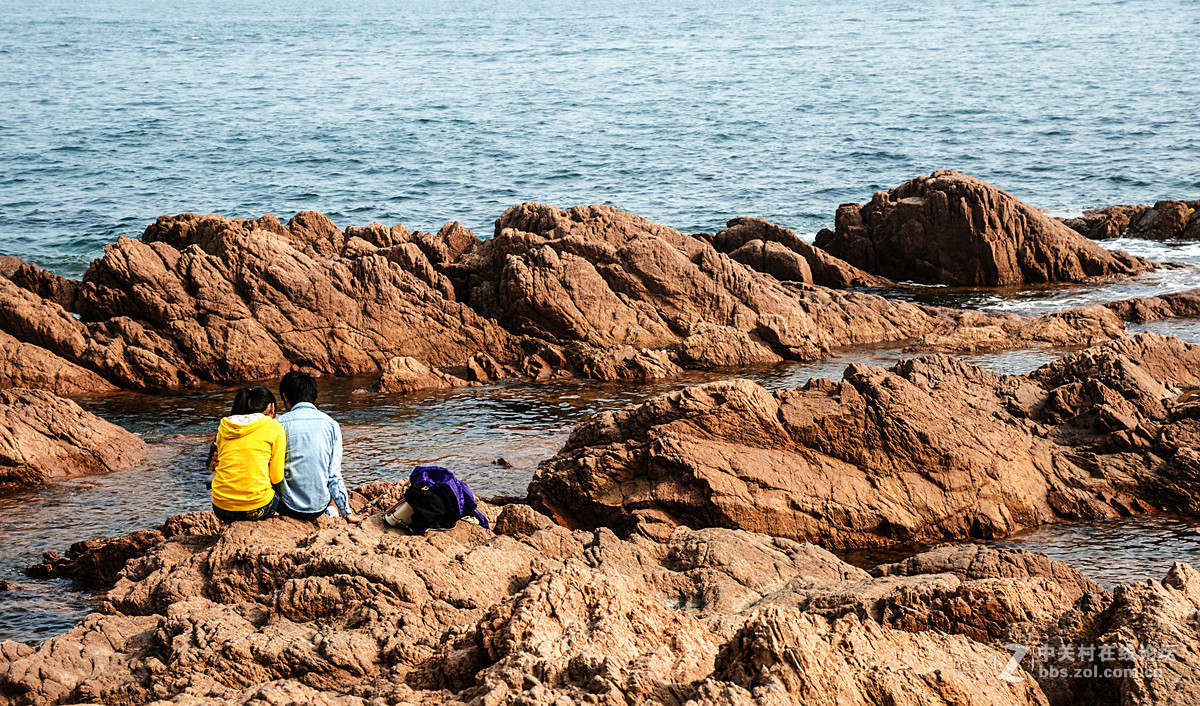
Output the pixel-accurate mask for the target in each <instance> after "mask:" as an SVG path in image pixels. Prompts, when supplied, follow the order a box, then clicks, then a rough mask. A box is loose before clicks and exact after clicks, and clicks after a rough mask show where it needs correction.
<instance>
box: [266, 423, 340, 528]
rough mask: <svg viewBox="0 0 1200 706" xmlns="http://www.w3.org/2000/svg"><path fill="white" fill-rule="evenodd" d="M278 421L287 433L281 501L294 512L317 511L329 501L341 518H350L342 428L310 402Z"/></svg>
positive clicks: (322, 508) (280, 493) (323, 507)
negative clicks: (343, 474)
mask: <svg viewBox="0 0 1200 706" xmlns="http://www.w3.org/2000/svg"><path fill="white" fill-rule="evenodd" d="M278 421H279V423H280V424H282V425H283V428H284V430H285V431H286V432H287V457H286V459H285V460H284V464H283V483H282V484H280V491H279V495H280V497H279V499H280V501H281V502H283V503H284V504H285V505H287V506H288V507H289V508H291V509H293V510H295V511H296V512H318V511H321V510H324V509H325V508H327V507H329V501H330V499H332V500H333V501H334V502H335V503H337V507H338V510H339V511H340V512H341V513H342V516H346V515H349V514H350V502H349V495H348V494H347V493H346V482H345V481H344V480H342V428H341V426H339V425H338V423H337V422H335V421H333V419H332V418H331V417H330V416H329V415H328V414H325V413H324V412H322V411H320V410H318V409H317V408H316V406H314V405H313V404H312V403H309V402H301V403H300V404H298V405H296V406H295V407H292V409H291V411H289V412H288V413H286V414H281V415H280V416H279V420H278Z"/></svg>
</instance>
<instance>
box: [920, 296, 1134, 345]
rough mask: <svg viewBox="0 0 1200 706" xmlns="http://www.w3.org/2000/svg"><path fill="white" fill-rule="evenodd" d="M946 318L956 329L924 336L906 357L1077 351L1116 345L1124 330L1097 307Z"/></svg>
mask: <svg viewBox="0 0 1200 706" xmlns="http://www.w3.org/2000/svg"><path fill="white" fill-rule="evenodd" d="M949 315H950V316H953V317H954V319H955V320H956V324H957V325H956V326H953V327H950V328H948V329H939V330H936V331H933V332H930V333H927V334H925V335H924V336H921V337H920V338H918V339H917V340H916V341H914V342H913V343H911V344H909V345H908V346H907V347H906V348H905V349H904V350H905V351H906V352H909V353H925V352H954V353H981V352H985V351H997V350H1013V349H1021V348H1029V347H1032V346H1052V347H1056V348H1078V347H1081V346H1095V345H1099V344H1101V343H1104V342H1106V341H1115V340H1117V339H1120V338H1124V337H1125V335H1126V332H1125V326H1124V324H1122V323H1121V320H1120V319H1119V318H1118V317H1117V315H1116V314H1115V313H1114V312H1113V311H1112V310H1110V308H1107V307H1104V306H1100V305H1095V306H1088V307H1081V308H1079V309H1069V310H1067V311H1061V312H1056V313H1053V314H1043V315H1042V316H1037V317H1034V318H1032V319H1029V318H1024V317H1020V316H1013V315H1007V316H1006V315H1002V314H1001V315H984V314H981V313H979V312H971V311H959V312H953V313H952V314H949Z"/></svg>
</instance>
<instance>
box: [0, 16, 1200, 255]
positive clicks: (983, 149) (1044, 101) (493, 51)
mask: <svg viewBox="0 0 1200 706" xmlns="http://www.w3.org/2000/svg"><path fill="white" fill-rule="evenodd" d="M0 6H2V7H3V9H4V22H2V23H0V93H2V95H3V97H4V99H3V100H0V163H2V164H4V165H5V168H4V169H3V170H0V254H8V255H16V256H20V257H24V258H27V259H30V260H33V261H35V262H37V263H39V264H41V265H43V266H46V267H48V268H50V269H52V270H55V271H58V272H61V273H64V274H67V275H73V276H74V275H79V274H80V273H82V271H83V270H84V269H85V268H86V266H87V264H88V262H89V261H90V260H91V259H93V258H95V257H98V256H99V255H100V254H101V253H102V248H103V245H104V243H106V242H108V241H110V240H112V239H113V238H114V237H115V236H116V235H117V234H120V233H124V234H129V235H137V234H139V233H141V231H142V230H143V229H144V228H145V227H146V225H147V224H149V223H150V222H152V221H153V219H154V218H155V217H157V216H158V215H161V214H164V213H171V214H174V213H180V212H185V211H199V212H218V213H222V214H226V215H230V216H250V217H253V216H258V215H261V214H262V213H265V212H273V213H276V214H279V215H280V216H282V217H284V218H286V217H289V216H291V215H292V214H293V213H295V212H296V211H298V210H302V209H316V210H321V211H324V212H327V213H329V214H330V215H331V216H332V217H333V218H334V219H335V221H336V222H338V224H339V225H342V226H345V225H350V224H365V223H369V222H371V221H373V220H379V221H381V222H384V223H386V224H391V223H394V222H403V223H405V224H407V225H409V226H410V227H414V228H422V229H427V230H428V229H434V228H437V227H438V226H439V225H441V224H442V223H443V222H445V221H449V220H460V221H462V222H463V223H464V224H465V225H467V226H468V227H470V228H472V229H474V230H476V231H477V232H479V233H480V234H483V235H486V234H489V233H490V232H491V224H492V221H493V220H494V219H495V217H496V216H497V215H499V214H500V213H501V212H502V211H503V210H504V209H505V208H506V207H507V206H509V205H512V204H515V203H519V202H521V201H526V200H535V201H542V202H546V203H553V204H556V205H560V206H570V205H574V204H580V203H610V204H614V205H617V206H619V207H621V208H625V209H628V210H630V211H633V212H636V213H639V214H641V215H645V216H647V217H649V218H651V219H654V220H656V221H659V222H662V223H666V224H668V225H672V226H675V227H678V228H680V229H682V230H685V231H713V230H715V229H717V228H719V227H721V225H722V224H723V223H724V221H725V220H726V219H728V218H730V217H733V216H739V215H754V216H762V217H766V218H770V219H772V220H775V221H777V222H779V223H782V224H784V225H786V226H789V227H792V228H795V229H797V230H798V231H800V232H802V233H805V234H810V235H811V234H812V233H815V231H816V230H818V229H819V228H821V227H825V226H829V225H831V224H832V220H833V213H834V210H835V208H836V207H837V205H838V204H839V203H842V202H845V201H863V200H866V199H868V198H870V195H871V193H872V192H873V191H876V190H879V189H885V188H888V187H891V186H894V185H896V184H899V183H901V182H903V181H905V180H907V179H910V178H912V177H914V176H916V175H918V174H923V173H928V172H929V171H931V170H934V169H939V168H956V169H959V170H962V171H965V172H968V173H971V174H974V175H977V176H979V177H981V178H984V179H987V180H989V181H992V182H993V183H996V184H997V185H1000V186H1001V187H1003V188H1005V189H1008V190H1009V191H1011V192H1012V193H1014V194H1016V195H1017V196H1019V197H1021V198H1023V199H1026V200H1027V201H1029V202H1031V203H1033V204H1034V205H1037V206H1039V207H1043V208H1048V209H1079V208H1086V207H1091V206H1097V205H1108V204H1112V203H1138V202H1149V201H1153V200H1155V199H1159V198H1182V197H1189V198H1194V197H1196V196H1197V194H1198V193H1200V160H1198V152H1200V110H1197V106H1200V42H1197V41H1196V37H1197V30H1198V29H1200V6H1198V5H1197V3H1196V0H1142V1H1132V2H1100V1H1096V0H1053V1H1052V0H1025V1H1023V2H999V1H998V0H980V1H977V2H968V3H963V2H930V3H911V2H898V1H895V0H888V1H884V2H878V3H853V2H839V1H837V0H834V1H833V2H821V3H789V2H777V1H770V0H767V1H765V2H759V3H722V2H715V1H709V0H665V1H663V2H654V3H647V2H631V1H628V0H600V1H598V2H592V3H565V2H549V1H544V0H543V1H539V0H524V1H522V2H513V1H512V0H486V1H485V0H462V1H460V2H454V3H450V2H429V1H427V0H412V1H410V2H404V3H398V2H384V1H383V0H356V1H355V2H353V3H324V2H303V1H298V2H289V3H279V2H267V1H265V0H238V2H229V1H227V0H142V1H137V2H135V1H134V0H97V1H95V2H87V3H78V2H67V1H65V0H28V1H26V2H17V1H16V0H0Z"/></svg>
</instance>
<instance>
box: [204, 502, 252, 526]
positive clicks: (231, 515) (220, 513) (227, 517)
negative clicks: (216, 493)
mask: <svg viewBox="0 0 1200 706" xmlns="http://www.w3.org/2000/svg"><path fill="white" fill-rule="evenodd" d="M212 511H213V514H214V515H216V516H217V519H218V520H220V521H221V522H224V523H226V524H228V523H230V522H237V521H239V520H244V519H246V518H245V517H243V515H245V513H243V512H232V511H230V510H222V509H221V508H219V507H217V506H216V505H213V506H212Z"/></svg>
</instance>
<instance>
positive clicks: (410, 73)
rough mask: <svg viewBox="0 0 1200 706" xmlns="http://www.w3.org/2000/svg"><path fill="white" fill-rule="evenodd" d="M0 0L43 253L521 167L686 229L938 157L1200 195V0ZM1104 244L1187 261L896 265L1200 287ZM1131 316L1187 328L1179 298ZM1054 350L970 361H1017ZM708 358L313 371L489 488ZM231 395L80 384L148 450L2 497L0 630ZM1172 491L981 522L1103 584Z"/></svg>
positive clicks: (418, 214) (835, 367)
mask: <svg viewBox="0 0 1200 706" xmlns="http://www.w3.org/2000/svg"><path fill="white" fill-rule="evenodd" d="M0 8H3V17H4V20H3V22H0V164H2V165H3V168H2V169H0V255H12V256H17V257H21V258H24V259H26V260H29V261H32V262H35V263H37V264H39V265H41V266H43V267H45V268H47V269H49V270H52V271H54V272H58V273H60V274H63V275H66V276H69V277H79V276H82V274H83V273H84V272H85V271H86V269H87V267H88V265H89V263H90V262H91V261H92V260H93V259H95V258H98V257H100V256H102V255H103V252H104V246H105V244H106V243H109V242H112V241H113V240H114V239H115V238H116V237H117V236H119V235H128V236H130V237H137V236H138V235H140V234H141V232H142V231H143V230H144V229H145V227H146V226H147V225H149V224H150V223H152V222H153V221H154V219H155V218H156V217H158V216H159V215H163V214H177V213H183V212H200V213H220V214H223V215H226V216H237V217H257V216H260V215H262V214H264V213H274V214H277V215H279V216H280V217H281V218H283V219H285V220H286V219H287V218H289V217H290V216H292V215H293V214H295V213H296V212H297V211H300V210H318V211H322V212H325V213H327V214H329V215H330V216H331V217H332V218H333V219H334V221H335V222H336V223H337V224H338V225H340V226H343V227H344V226H347V225H365V224H368V223H370V222H372V221H379V222H382V223H384V224H387V225H391V224H393V223H404V224H405V225H407V226H409V227H410V228H414V229H423V230H435V229H437V228H438V227H439V226H440V225H441V224H443V223H445V222H448V221H460V222H462V223H463V224H464V225H465V226H467V227H468V228H470V229H472V230H474V231H475V232H476V233H478V234H479V235H480V236H483V237H487V236H489V235H490V234H491V232H492V224H493V221H494V220H495V218H496V217H497V216H499V215H500V214H501V213H502V212H503V211H504V210H505V209H506V208H507V207H509V206H511V205H513V204H517V203H520V202H523V201H538V202H543V203H550V204H554V205H558V206H562V207H568V206H572V205H576V204H591V203H601V204H611V205H614V206H617V207H620V208H623V209H626V210H629V211H632V212H634V213H637V214H639V215H642V216H646V217H648V218H650V219H652V220H654V221H657V222H660V223H664V224H667V225H670V226H673V227H675V228H678V229H680V230H683V231H685V232H713V231H715V230H717V229H719V228H721V227H722V226H723V224H724V223H725V221H726V220H728V219H730V218H734V217H737V216H760V217H764V218H768V219H770V220H772V221H774V222H776V223H779V224H781V225H784V226H786V227H789V228H792V229H794V230H796V231H797V232H798V233H800V234H801V236H802V237H805V238H809V239H811V238H812V237H813V235H814V234H815V233H816V232H817V231H818V230H819V229H821V228H825V227H832V225H833V215H834V212H835V210H836V208H837V206H838V205H839V204H841V203H844V202H850V201H857V202H863V201H866V200H868V199H869V198H870V197H871V194H872V193H873V192H875V191H878V190H885V189H888V188H890V187H893V186H896V185H898V184H900V183H902V182H904V181H907V180H908V179H911V178H913V177H915V176H917V175H920V174H928V173H929V172H931V171H933V170H936V169H945V168H953V169H958V170H960V171H963V172H966V173H969V174H972V175H974V176H977V177H980V178H983V179H985V180H987V181H990V182H992V183H994V184H996V185H998V186H1000V187H1001V188H1003V189H1006V190H1007V191H1009V192H1011V193H1012V194H1014V195H1016V196H1018V197H1019V198H1021V199H1024V200H1026V201H1027V202H1029V203H1031V204H1033V205H1034V206H1036V207H1039V208H1042V209H1045V210H1046V211H1047V212H1049V213H1050V214H1051V215H1059V216H1071V215H1077V214H1079V213H1081V212H1082V211H1083V210H1084V209H1088V208H1093V207H1098V206H1106V205H1111V204H1117V203H1152V202H1154V201H1156V200H1159V199H1166V198H1173V199H1193V198H1200V40H1198V39H1197V37H1200V2H1197V1H1196V0H1161V1H1156V2H1147V1H1144V0H1143V1H1137V0H1135V1H1130V2H1099V1H1096V0H1054V1H1050V0H1026V1H1019V2H995V1H993V0H979V1H974V2H954V3H950V2H938V1H934V2H925V3H911V2H893V1H884V2H875V3H852V2H845V1H842V0H831V1H827V2H821V3H811V2H777V1H769V0H768V1H764V2H758V3H752V4H751V3H721V2H712V1H704V0H690V1H683V0H662V1H660V2H654V3H648V2H628V1H624V0H599V1H596V2H589V3H567V2H562V1H557V2H555V1H547V0H523V1H522V2H512V1H511V0H494V1H489V2H484V1H482V0H460V1H456V2H451V1H449V0H446V1H443V2H430V1H427V0H410V1H408V2H385V1H383V0H355V1H353V2H339V3H329V2H304V1H295V2H284V1H282V0H281V1H276V2H267V1H266V0H239V1H238V2H228V1H225V0H142V1H136V2H135V1H134V0H96V1H92V2H87V3H77V2H62V1H49V0H26V1H23V2H16V1H15V0H0ZM1105 246H1106V247H1117V248H1121V249H1125V250H1128V251H1130V252H1133V253H1135V254H1138V255H1143V256H1147V257H1150V258H1152V259H1155V260H1158V261H1162V262H1173V263H1178V264H1179V265H1181V266H1180V267H1178V268H1175V269H1169V270H1161V271H1158V272H1155V273H1152V274H1149V275H1146V276H1143V277H1139V278H1135V279H1133V280H1126V281H1120V282H1109V283H1101V284H1094V285H1087V286H1077V287H1065V288H1052V289H1045V288H1042V289H1037V290H1012V289H1010V290H1003V291H1001V290H970V291H940V290H938V288H930V289H929V291H928V292H923V293H920V294H918V295H916V298H918V299H921V300H922V301H928V302H930V303H938V304H950V305H956V306H965V307H970V308H979V309H986V310H996V311H1013V312H1017V313H1023V314H1037V313H1043V312H1046V311H1054V310H1061V309H1064V308H1069V307H1072V306H1079V305H1083V304H1089V303H1097V302H1103V301H1111V300H1115V299H1121V298H1126V297H1130V296H1146V295H1153V294H1160V293H1165V292H1168V291H1179V290H1182V289H1190V288H1194V287H1200V244H1198V243H1157V242H1149V241H1140V240H1132V239H1122V240H1119V241H1115V242H1109V243H1105ZM906 296H913V295H911V294H909V295H906ZM1152 328H1153V330H1159V331H1161V332H1164V333H1173V334H1176V335H1180V336H1181V337H1184V338H1186V339H1187V340H1191V341H1194V342H1200V326H1197V324H1196V322H1164V323H1159V324H1156V325H1155V326H1153V327H1152ZM1060 354H1061V352H1055V351H1042V350H1033V351H1017V352H1012V353H1006V354H1001V355H992V356H976V357H973V359H972V362H976V363H978V364H980V365H983V366H985V367H989V368H991V369H994V370H998V371H1001V372H1011V373H1020V372H1026V371H1028V370H1031V369H1033V368H1035V367H1037V366H1038V365H1041V364H1043V363H1045V362H1047V361H1049V360H1052V359H1053V358H1054V357H1055V356H1056V355H1060ZM903 356H904V354H903V352H902V351H900V350H899V349H897V348H871V349H862V350H856V351H847V352H845V353H844V354H840V355H839V356H837V357H835V358H833V359H830V360H827V361H818V362H816V363H808V364H803V365H801V364H796V365H790V366H782V367H780V368H776V369H771V370H756V371H745V372H744V373H740V374H745V375H747V376H749V377H752V378H753V379H756V380H757V381H759V382H761V383H762V384H764V385H766V386H768V387H772V388H780V387H788V386H795V385H799V384H803V383H804V381H806V380H807V379H808V378H810V377H813V376H822V377H834V378H837V377H839V376H840V375H841V370H842V369H844V367H845V365H847V364H848V363H850V362H867V363H879V364H886V363H889V362H891V361H894V360H896V359H898V358H900V357H903ZM729 374H731V373H725V374H724V375H726V376H728V375H729ZM721 375H722V374H721V373H704V374H689V375H687V376H684V377H683V378H680V379H676V380H671V381H663V382H659V383H654V384H652V385H631V384H625V385H612V384H607V385H606V384H593V383H561V384H558V383H556V384H554V385H545V386H540V387H537V386H520V385H498V386H492V387H488V388H481V389H477V390H469V391H464V390H459V391H449V392H434V393H428V394H422V395H415V396H411V397H408V398H403V399H393V400H389V401H387V402H386V403H380V402H379V401H378V400H371V399H364V398H363V396H361V395H354V394H353V390H354V389H356V388H357V387H359V386H361V385H362V384H366V383H367V382H370V381H369V380H365V381H364V380H342V381H332V382H331V383H330V385H331V388H330V389H329V390H328V394H327V397H326V401H327V405H328V408H329V409H330V410H331V411H332V412H334V413H335V416H337V417H338V418H339V419H340V420H341V421H342V423H343V425H344V426H345V429H346V439H347V464H346V474H347V477H348V479H349V480H350V481H351V482H352V483H355V482H359V483H361V482H369V481H372V480H377V479H380V478H399V477H401V476H402V475H404V473H405V472H407V470H409V469H410V468H411V466H412V465H415V464H416V463H421V462H430V461H439V462H443V463H445V464H450V465H452V466H453V467H454V468H456V469H457V470H459V471H460V474H461V475H462V476H463V477H465V478H467V479H468V481H469V482H470V483H471V484H472V485H473V487H475V488H476V490H477V491H479V492H480V494H482V495H486V494H490V493H504V494H512V493H520V492H521V491H522V490H523V489H524V486H525V484H526V483H527V482H528V480H529V478H530V477H531V475H532V473H533V471H534V469H535V468H536V466H537V463H538V462H539V461H540V460H542V459H545V458H547V457H549V456H551V455H553V454H554V452H555V451H556V450H557V448H558V447H559V446H560V445H561V444H562V443H563V441H564V440H565V438H566V435H567V433H568V432H569V431H570V429H571V428H572V427H573V426H574V425H575V424H578V423H579V422H581V421H583V420H584V419H586V418H587V417H588V416H589V415H591V414H594V413H596V412H598V411H602V410H605V409H612V408H614V407H619V406H623V405H627V404H632V403H636V402H638V401H640V400H643V399H645V398H647V397H648V396H650V395H653V394H657V393H660V392H666V391H669V390H671V389H677V388H678V387H680V386H682V385H685V384H689V383H692V382H702V381H704V380H709V379H715V378H718V377H720V376H721ZM227 396H228V395H227V392H226V391H224V390H220V389H204V390H190V391H180V392H178V393H173V394H172V395H168V396H151V395H138V394H134V393H120V394H117V395H109V396H105V397H101V398H94V399H83V400H81V403H83V404H84V405H85V406H86V407H87V408H88V409H90V410H92V411H94V412H96V413H97V414H100V415H101V416H104V417H106V418H108V419H111V420H113V421H115V422H117V423H120V424H123V425H124V426H126V427H127V428H130V429H131V430H133V431H135V432H137V433H139V434H141V435H142V436H143V437H144V438H146V439H147V440H148V441H151V442H152V443H153V444H155V449H156V450H155V452H154V454H153V455H152V457H151V460H150V462H149V463H147V465H146V466H145V467H143V468H139V469H133V470H131V471H128V472H121V473H114V474H111V475H107V476H95V477H89V478H83V479H79V480H77V481H72V482H70V483H65V484H60V485H56V486H49V487H46V488H40V489H35V490H30V491H25V492H21V493H15V494H9V495H6V496H2V497H0V538H2V539H3V542H0V545H2V546H0V578H3V579H8V580H10V581H12V582H13V583H15V584H16V590H14V591H10V592H5V593H0V640H4V639H16V640H23V641H26V642H31V643H36V642H38V641H40V640H42V639H45V638H46V637H48V636H50V635H53V634H56V633H59V632H62V631H64V630H66V629H67V628H69V627H70V625H72V624H73V623H75V622H76V621H77V620H79V619H80V618H81V617H82V616H83V615H85V614H86V613H87V612H88V611H90V610H94V609H95V608H96V607H97V606H98V598H97V597H96V596H94V595H91V594H88V593H86V592H84V591H81V590H79V587H77V586H73V585H71V584H70V583H69V582H65V581H34V580H32V579H29V578H27V577H25V576H24V575H23V574H22V572H21V568H22V567H23V566H25V565H26V564H29V563H33V562H36V561H37V560H38V558H39V557H40V555H41V553H42V552H44V551H63V550H65V549H66V547H68V546H69V545H70V544H71V543H72V542H75V541H77V540H81V539H86V538H90V537H98V536H111V535H119V534H124V533H126V532H129V531H131V530H133V529H138V528H143V527H149V526H153V525H155V524H157V523H159V522H161V521H162V520H163V519H164V518H165V517H166V516H167V515H168V514H172V513H176V512H182V511H186V510H193V509H204V508H205V507H207V495H206V491H205V490H204V480H205V475H204V472H203V470H202V468H201V466H202V465H203V459H202V458H201V456H202V451H201V450H202V449H203V448H204V447H206V445H207V438H208V434H210V433H211V428H212V427H213V425H214V424H215V420H216V418H217V417H219V416H220V415H221V413H222V410H223V409H224V408H225V406H226V405H227V403H228V400H227V399H226V397H227ZM501 457H503V458H504V459H505V460H506V461H507V463H508V464H509V466H511V467H509V466H506V465H504V464H496V463H494V461H496V460H498V459H499V458H501ZM1198 525H1200V523H1197V522H1196V521H1194V520H1191V519H1188V518H1150V519H1140V520H1133V521H1124V522H1121V523H1100V524H1091V525H1073V526H1056V527H1050V528H1044V529H1041V530H1037V531H1035V532H1033V533H1030V534H1029V535H1027V536H1023V537H1017V538H1011V539H1010V540H1006V541H1007V542H1010V543H1011V544H1012V545H1013V546H1025V547H1028V548H1032V549H1037V550H1038V551H1044V552H1047V553H1049V554H1050V555H1051V556H1054V557H1055V558H1063V559H1067V560H1070V561H1072V562H1075V563H1076V564H1077V565H1079V566H1080V567H1081V568H1082V569H1083V570H1084V571H1085V572H1087V573H1089V575H1091V576H1093V577H1094V578H1096V579H1097V580H1099V581H1101V582H1102V583H1104V584H1106V585H1112V584H1114V583H1116V582H1120V581H1129V580H1144V579H1153V578H1160V577H1161V576H1162V575H1163V574H1164V573H1165V571H1166V570H1167V568H1169V566H1170V563H1171V562H1172V561H1174V560H1176V559H1180V560H1191V561H1200V544H1197V537H1198V536H1200V529H1198ZM1099 557H1104V561H1097V559H1098V558H1099ZM874 558H875V559H879V560H884V559H885V558H890V557H874ZM868 559H869V558H868ZM859 561H867V559H862V558H859Z"/></svg>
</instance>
